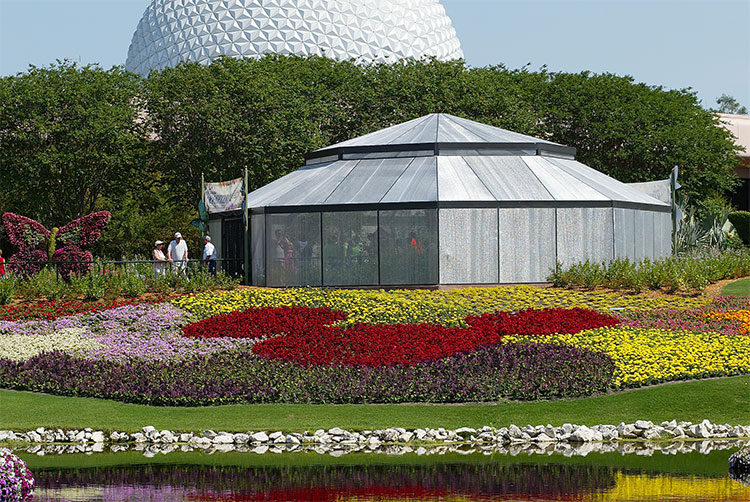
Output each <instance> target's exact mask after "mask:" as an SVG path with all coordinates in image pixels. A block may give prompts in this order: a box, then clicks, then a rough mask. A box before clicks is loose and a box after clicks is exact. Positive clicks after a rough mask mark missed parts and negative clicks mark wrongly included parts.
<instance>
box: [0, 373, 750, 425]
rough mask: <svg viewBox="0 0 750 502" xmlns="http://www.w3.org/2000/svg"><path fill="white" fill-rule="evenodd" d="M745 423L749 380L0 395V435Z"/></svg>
mask: <svg viewBox="0 0 750 502" xmlns="http://www.w3.org/2000/svg"><path fill="white" fill-rule="evenodd" d="M704 418H707V419H709V420H711V421H712V422H714V423H729V424H743V425H748V424H750V375H743V376H738V377H732V378H720V379H711V380H701V381H692V382H681V383H675V384H667V385H660V386H655V387H649V388H644V389H636V390H632V391H626V392H619V393H617V394H612V395H607V396H598V397H592V398H586V399H576V400H563V401H542V402H531V403H520V402H512V403H500V404H488V405H484V404H465V405H423V404H416V405H280V404H274V405H236V406H220V407H210V408H167V407H164V408H161V407H150V406H142V405H134V404H123V403H118V402H112V401H104V400H99V399H89V398H73V397H59V396H49V395H45V394H35V393H31V392H16V391H7V390H2V391H0V429H14V430H29V429H33V428H36V427H40V426H43V427H63V428H84V427H93V428H96V429H102V430H121V431H131V432H132V431H136V430H139V429H140V428H141V427H143V426H145V425H153V426H154V427H156V428H158V429H170V430H176V431H201V430H203V429H214V430H224V431H230V432H237V431H247V430H283V431H287V432H292V431H303V430H311V431H312V430H315V429H318V428H325V429H327V428H331V427H336V426H337V427H343V428H347V429H354V430H364V429H376V428H385V427H405V428H417V427H446V428H456V427H461V426H468V427H479V426H484V425H492V426H497V427H500V426H503V425H509V424H511V423H515V424H518V425H526V424H532V425H537V424H547V423H550V424H552V425H556V426H559V425H562V424H563V423H565V422H571V423H579V424H587V425H595V424H599V423H611V424H617V423H619V422H620V421H624V422H633V421H635V420H638V419H644V420H652V421H654V422H661V421H663V420H671V419H677V420H690V421H692V422H698V421H700V420H703V419H704Z"/></svg>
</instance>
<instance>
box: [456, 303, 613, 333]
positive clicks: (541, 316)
mask: <svg viewBox="0 0 750 502" xmlns="http://www.w3.org/2000/svg"><path fill="white" fill-rule="evenodd" d="M466 322H468V323H469V325H470V326H472V327H474V328H476V329H479V330H482V331H492V332H495V333H497V334H498V335H552V334H554V333H559V334H575V333H580V332H581V331H585V330H587V329H595V328H603V327H607V326H616V325H617V324H619V323H620V320H619V319H617V318H616V317H613V316H610V315H607V314H601V313H599V312H595V311H593V310H586V309H581V308H574V309H544V310H521V311H520V312H495V313H494V314H484V315H480V316H470V317H467V318H466Z"/></svg>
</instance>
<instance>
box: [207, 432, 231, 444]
mask: <svg viewBox="0 0 750 502" xmlns="http://www.w3.org/2000/svg"><path fill="white" fill-rule="evenodd" d="M211 442H212V443H213V444H234V436H232V435H231V434H229V433H227V432H222V433H221V434H217V435H216V437H214V438H213V439H212V440H211Z"/></svg>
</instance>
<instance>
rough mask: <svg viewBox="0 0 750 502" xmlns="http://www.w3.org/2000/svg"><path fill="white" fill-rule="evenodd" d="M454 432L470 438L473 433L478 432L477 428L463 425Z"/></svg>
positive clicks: (464, 437)
mask: <svg viewBox="0 0 750 502" xmlns="http://www.w3.org/2000/svg"><path fill="white" fill-rule="evenodd" d="M453 432H455V433H456V435H458V436H460V437H461V438H462V439H468V438H469V437H471V436H472V435H474V434H476V432H477V430H476V429H472V428H471V427H461V428H460V429H456V430H455V431H453Z"/></svg>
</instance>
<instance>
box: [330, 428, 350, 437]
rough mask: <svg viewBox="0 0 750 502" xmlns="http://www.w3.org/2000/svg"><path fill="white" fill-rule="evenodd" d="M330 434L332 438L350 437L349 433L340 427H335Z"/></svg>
mask: <svg viewBox="0 0 750 502" xmlns="http://www.w3.org/2000/svg"><path fill="white" fill-rule="evenodd" d="M328 434H330V435H331V436H348V435H349V433H348V432H347V431H345V430H344V429H341V428H339V427H334V428H333V429H329V430H328Z"/></svg>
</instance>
